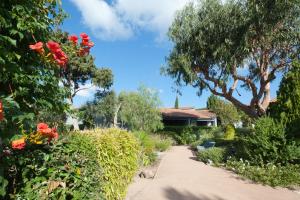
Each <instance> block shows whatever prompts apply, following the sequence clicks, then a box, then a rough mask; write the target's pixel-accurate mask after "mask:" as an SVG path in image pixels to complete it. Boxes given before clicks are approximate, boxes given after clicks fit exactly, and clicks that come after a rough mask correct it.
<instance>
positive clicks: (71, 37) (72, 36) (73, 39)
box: [68, 35, 78, 45]
mask: <svg viewBox="0 0 300 200" xmlns="http://www.w3.org/2000/svg"><path fill="white" fill-rule="evenodd" d="M68 39H69V40H70V41H71V42H73V44H75V45H76V44H77V42H78V37H77V36H76V35H70V36H69V38H68Z"/></svg>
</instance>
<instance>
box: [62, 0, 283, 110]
mask: <svg viewBox="0 0 300 200" xmlns="http://www.w3.org/2000/svg"><path fill="white" fill-rule="evenodd" d="M190 1H191V0H113V1H111V0H110V1H104V0H64V1H63V8H64V10H65V11H66V12H67V14H68V15H69V16H68V18H67V19H66V20H65V21H64V24H63V25H62V27H61V28H62V29H63V30H64V31H67V32H69V33H70V34H77V35H79V34H80V33H82V32H85V33H87V34H88V35H89V36H90V38H91V40H92V41H93V42H94V43H95V46H94V47H93V48H92V50H91V54H92V55H93V56H94V57H95V58H96V60H95V63H96V66H97V67H109V68H110V69H111V70H112V71H113V74H114V85H113V87H112V89H113V90H114V91H116V92H117V93H119V92H121V91H135V90H136V89H137V88H138V87H139V86H140V85H141V84H144V85H145V86H147V87H149V88H151V89H156V90H157V91H159V96H160V99H161V101H162V106H163V107H173V106H174V102H175V98H176V93H175V92H174V90H173V89H172V88H174V87H175V84H174V81H173V80H172V79H171V78H169V77H166V76H163V75H161V74H160V69H161V67H162V66H164V65H166V57H167V56H168V54H169V53H170V51H171V49H172V43H171V42H170V41H169V40H168V37H167V31H168V28H169V26H170V25H171V23H172V20H173V19H174V16H175V13H176V11H177V10H180V9H181V8H183V7H184V5H186V4H187V3H188V2H190ZM88 86H90V85H89V84H88ZM277 88H278V81H277V82H275V83H273V84H272V85H271V90H272V94H271V96H272V97H275V96H276V90H277ZM96 89H97V88H96V87H91V88H90V89H89V90H82V91H81V92H80V93H79V94H78V95H77V96H76V97H75V99H74V104H75V107H79V106H81V105H83V104H84V103H85V102H86V101H89V100H92V99H93V96H94V93H95V91H96ZM181 92H182V96H179V106H180V107H185V106H191V107H196V108H203V107H206V101H207V98H208V97H209V96H210V93H209V92H208V91H205V92H204V93H203V94H202V96H200V97H199V96H197V94H196V93H197V89H196V88H192V87H190V86H188V87H183V88H181ZM240 92H241V91H240ZM250 97H251V96H250V92H244V93H242V96H241V97H239V99H241V100H242V101H243V102H248V101H249V99H250Z"/></svg>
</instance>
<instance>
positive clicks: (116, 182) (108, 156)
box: [83, 129, 140, 200]
mask: <svg viewBox="0 0 300 200" xmlns="http://www.w3.org/2000/svg"><path fill="white" fill-rule="evenodd" d="M83 134H85V135H86V136H88V137H90V138H92V139H94V143H95V147H96V149H97V153H98V156H97V159H98V162H99V164H100V166H101V168H102V172H103V174H102V178H101V180H100V182H101V186H102V190H103V193H104V196H105V197H106V199H109V200H117V199H124V198H125V195H126V191H127V187H128V185H129V183H130V182H131V181H132V179H133V177H134V175H135V173H136V172H137V170H138V155H139V152H140V147H139V143H138V141H137V139H136V138H135V136H134V135H133V134H131V133H129V132H127V131H124V130H120V129H97V130H94V131H84V132H83Z"/></svg>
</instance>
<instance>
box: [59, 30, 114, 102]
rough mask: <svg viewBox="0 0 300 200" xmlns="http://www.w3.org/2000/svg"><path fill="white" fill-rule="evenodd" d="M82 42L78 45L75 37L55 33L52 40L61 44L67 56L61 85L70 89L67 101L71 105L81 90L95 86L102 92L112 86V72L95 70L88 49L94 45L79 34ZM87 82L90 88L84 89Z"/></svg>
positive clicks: (107, 69)
mask: <svg viewBox="0 0 300 200" xmlns="http://www.w3.org/2000/svg"><path fill="white" fill-rule="evenodd" d="M80 36H81V38H82V42H81V43H80V44H78V37H77V36H76V35H69V34H68V33H66V32H62V31H57V32H56V33H55V36H54V40H56V41H59V42H60V44H62V46H63V48H64V50H65V52H66V53H67V55H68V63H67V65H66V66H65V70H63V71H62V73H61V74H62V83H63V84H64V86H65V87H67V88H68V89H70V96H69V100H70V101H71V103H73V98H74V97H75V96H76V94H77V93H78V92H79V91H81V90H86V89H89V88H90V87H92V86H97V87H99V88H101V89H102V90H107V89H109V88H110V87H111V86H112V84H113V75H112V71H111V70H110V69H109V68H97V67H96V65H95V62H94V60H95V58H94V57H93V56H92V55H90V48H92V47H93V46H94V43H93V42H92V41H90V38H89V36H88V35H87V34H85V33H82V34H80ZM87 82H91V83H92V86H90V87H84V86H85V85H86V83H87ZM80 86H81V87H80Z"/></svg>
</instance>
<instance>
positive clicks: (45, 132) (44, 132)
mask: <svg viewBox="0 0 300 200" xmlns="http://www.w3.org/2000/svg"><path fill="white" fill-rule="evenodd" d="M37 131H38V132H40V133H41V134H42V135H49V134H51V132H52V130H51V128H49V126H48V125H47V124H45V123H39V124H38V125H37Z"/></svg>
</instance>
